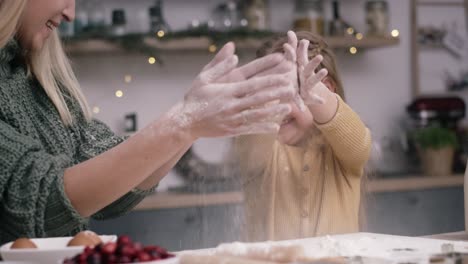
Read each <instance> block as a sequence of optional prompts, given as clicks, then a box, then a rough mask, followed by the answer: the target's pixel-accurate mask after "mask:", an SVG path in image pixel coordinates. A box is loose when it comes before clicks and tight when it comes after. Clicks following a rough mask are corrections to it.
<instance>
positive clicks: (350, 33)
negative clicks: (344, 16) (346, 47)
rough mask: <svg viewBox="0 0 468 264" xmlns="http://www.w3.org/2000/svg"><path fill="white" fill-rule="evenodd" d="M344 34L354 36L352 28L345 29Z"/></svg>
mask: <svg viewBox="0 0 468 264" xmlns="http://www.w3.org/2000/svg"><path fill="white" fill-rule="evenodd" d="M346 32H347V33H348V34H349V35H352V34H354V28H352V27H349V28H347V29H346Z"/></svg>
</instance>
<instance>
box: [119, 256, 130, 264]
mask: <svg viewBox="0 0 468 264" xmlns="http://www.w3.org/2000/svg"><path fill="white" fill-rule="evenodd" d="M131 262H132V260H131V259H130V257H128V256H121V257H120V258H119V263H131Z"/></svg>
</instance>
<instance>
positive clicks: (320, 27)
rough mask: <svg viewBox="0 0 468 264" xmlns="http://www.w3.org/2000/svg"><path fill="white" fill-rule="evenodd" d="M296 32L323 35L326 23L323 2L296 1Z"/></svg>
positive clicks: (310, 0)
mask: <svg viewBox="0 0 468 264" xmlns="http://www.w3.org/2000/svg"><path fill="white" fill-rule="evenodd" d="M294 30H295V31H300V30H305V31H310V32H312V33H315V34H319V35H323V33H324V21H323V2H322V0H296V5H295V11H294Z"/></svg>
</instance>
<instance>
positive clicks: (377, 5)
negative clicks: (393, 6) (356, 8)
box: [366, 0, 388, 9]
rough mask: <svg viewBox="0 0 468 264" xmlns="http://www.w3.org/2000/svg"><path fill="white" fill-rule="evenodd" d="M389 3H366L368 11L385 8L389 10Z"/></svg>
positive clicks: (381, 0) (380, 1)
mask: <svg viewBox="0 0 468 264" xmlns="http://www.w3.org/2000/svg"><path fill="white" fill-rule="evenodd" d="M387 6H388V4H387V1H385V0H369V1H367V2H366V9H374V8H383V9H387Z"/></svg>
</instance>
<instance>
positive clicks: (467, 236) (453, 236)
mask: <svg viewBox="0 0 468 264" xmlns="http://www.w3.org/2000/svg"><path fill="white" fill-rule="evenodd" d="M426 237H427V238H434V239H443V240H454V241H468V233H467V232H466V231H460V232H453V233H445V234H436V235H430V236H426Z"/></svg>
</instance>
